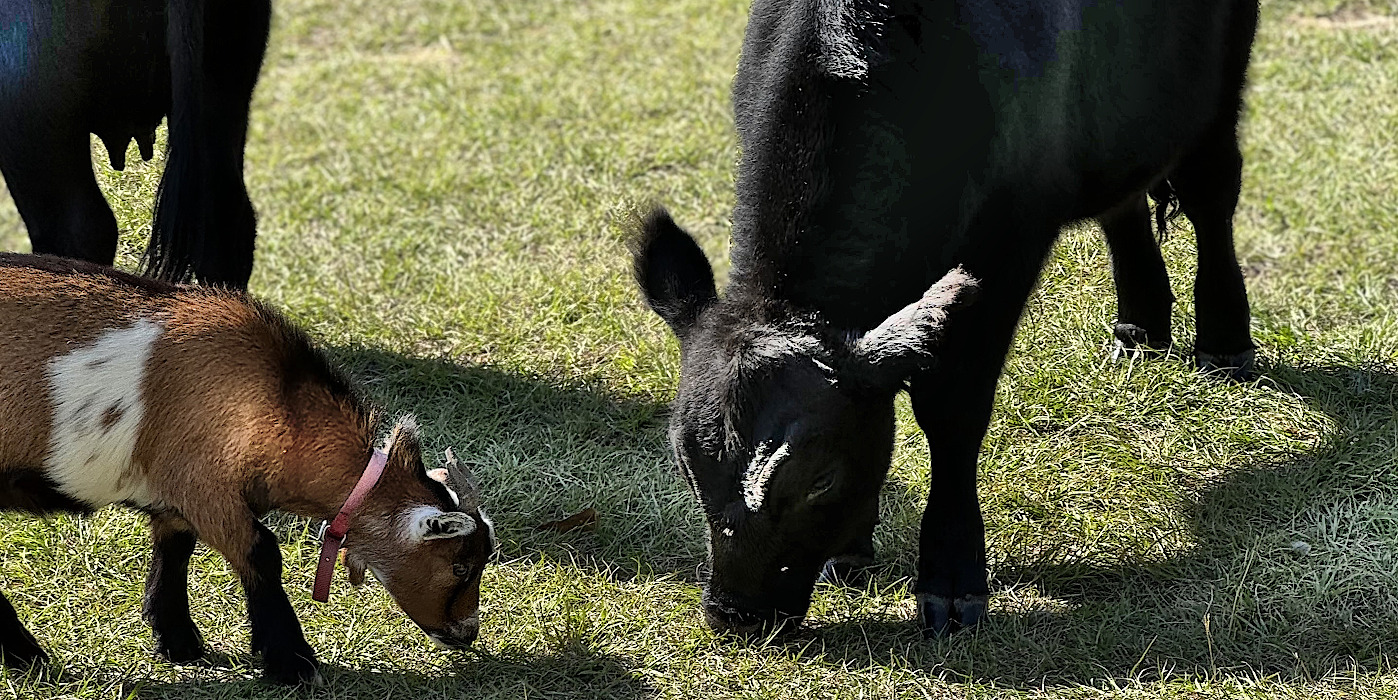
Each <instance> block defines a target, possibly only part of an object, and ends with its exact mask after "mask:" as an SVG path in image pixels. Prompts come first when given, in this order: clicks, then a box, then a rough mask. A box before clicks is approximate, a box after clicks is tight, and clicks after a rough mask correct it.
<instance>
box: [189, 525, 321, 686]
mask: <svg viewBox="0 0 1398 700" xmlns="http://www.w3.org/2000/svg"><path fill="white" fill-rule="evenodd" d="M203 516H204V514H201V513H192V512H189V511H185V517H186V518H188V519H189V520H190V524H191V525H193V526H194V528H195V529H196V530H198V532H199V537H200V539H202V540H204V542H205V543H206V544H208V545H209V546H210V547H213V548H214V549H215V550H218V552H219V553H220V554H222V555H223V556H224V558H225V559H227V560H228V563H229V564H230V565H231V566H232V567H233V570H234V571H236V572H237V573H238V579H239V580H240V581H241V582H242V584H243V592H244V594H246V595H247V599H248V622H249V626H250V627H251V628H252V651H253V653H254V654H262V663H263V673H264V675H265V676H266V678H267V679H268V680H270V681H273V682H276V683H285V684H293V683H319V682H320V672H319V667H320V665H319V664H318V663H317V662H316V655H315V651H314V650H312V649H311V646H310V645H309V644H307V643H306V637H305V635H304V634H302V632H301V623H300V622H299V621H298V620H297V619H296V611H295V610H293V609H292V607H291V601H289V600H287V597H286V591H285V590H283V589H282V552H281V549H280V548H279V547H278V546H277V537H276V535H274V534H272V531H271V530H268V529H267V527H266V526H265V525H263V524H262V523H260V522H258V521H257V518H256V517H254V516H253V514H252V513H251V512H247V513H246V515H245V516H244V517H243V518H239V519H234V518H228V517H222V518H218V519H217V520H212V519H211V520H210V522H205V521H204V520H203Z"/></svg>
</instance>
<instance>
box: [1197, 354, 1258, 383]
mask: <svg viewBox="0 0 1398 700" xmlns="http://www.w3.org/2000/svg"><path fill="white" fill-rule="evenodd" d="M1194 364H1195V365H1196V366H1197V367H1198V368H1199V371H1200V372H1203V373H1205V374H1208V375H1211V376H1215V377H1218V378H1219V379H1223V380H1226V381H1230V382H1246V381H1248V380H1250V379H1252V378H1253V377H1254V376H1256V374H1257V350H1255V349H1253V348H1248V349H1247V350H1245V351H1243V352H1240V353H1237V354H1234V355H1215V354H1212V353H1207V352H1201V351H1198V350H1196V351H1195V352H1194Z"/></svg>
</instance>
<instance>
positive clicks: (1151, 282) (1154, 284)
mask: <svg viewBox="0 0 1398 700" xmlns="http://www.w3.org/2000/svg"><path fill="white" fill-rule="evenodd" d="M1098 220H1099V221H1100V222H1101V224H1102V232H1103V234H1105V236H1106V239H1107V245H1108V247H1109V248H1110V249H1111V255H1112V279H1113V280H1114V281H1115V282H1116V327H1115V328H1114V329H1113V333H1114V335H1115V336H1116V348H1117V350H1116V354H1118V355H1120V354H1124V353H1129V352H1132V351H1137V350H1167V349H1169V347H1170V306H1171V305H1172V304H1173V303H1174V301H1175V296H1174V294H1172V293H1171V292H1170V277H1169V275H1168V274H1167V273H1166V271H1165V260H1164V259H1163V258H1162V257H1161V256H1160V247H1159V246H1158V245H1157V243H1156V240H1155V236H1154V235H1153V232H1152V231H1151V223H1150V208H1149V207H1147V206H1146V201H1145V197H1142V196H1139V195H1137V196H1134V197H1132V198H1131V199H1130V200H1129V201H1127V202H1125V203H1123V204H1122V205H1120V206H1118V207H1117V208H1116V209H1113V210H1112V211H1109V212H1107V213H1106V214H1103V215H1102V216H1101V217H1099V218H1098Z"/></svg>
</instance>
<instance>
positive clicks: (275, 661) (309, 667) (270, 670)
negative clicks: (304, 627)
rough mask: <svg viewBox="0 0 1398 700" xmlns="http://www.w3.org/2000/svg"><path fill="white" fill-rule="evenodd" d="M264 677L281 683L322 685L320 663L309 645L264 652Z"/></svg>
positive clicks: (272, 681)
mask: <svg viewBox="0 0 1398 700" xmlns="http://www.w3.org/2000/svg"><path fill="white" fill-rule="evenodd" d="M262 677H263V678H265V679H266V680H267V681H269V682H271V683H277V684H279V685H322V684H323V683H324V680H323V679H322V678H321V676H320V663H319V662H317V661H316V655H315V652H314V651H311V648H310V647H309V646H303V648H300V649H296V648H291V649H276V650H273V649H267V650H266V651H264V652H262Z"/></svg>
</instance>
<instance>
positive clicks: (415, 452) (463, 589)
mask: <svg viewBox="0 0 1398 700" xmlns="http://www.w3.org/2000/svg"><path fill="white" fill-rule="evenodd" d="M387 452H388V464H387V466H386V467H385V469H384V476H383V478H382V479H381V480H380V482H379V485H378V486H377V487H376V488H375V489H374V490H373V491H371V492H370V495H369V496H368V498H367V499H366V500H365V503H364V505H363V506H362V510H361V511H360V513H359V514H358V515H357V516H356V517H355V520H354V522H353V523H352V524H351V525H350V531H349V536H348V537H347V538H346V542H345V565H346V568H348V569H349V574H350V582H351V583H353V584H355V585H358V584H360V583H363V581H364V572H365V570H366V569H367V570H369V571H372V572H373V573H374V578H377V579H378V580H379V582H380V583H382V584H383V585H384V586H385V587H386V588H387V589H388V592H389V593H390V594H391V595H392V596H393V598H394V599H395V600H397V601H398V605H399V606H400V607H402V608H403V612H405V613H407V614H408V617H410V618H412V620H413V622H415V623H417V625H418V627H421V628H422V630H423V631H424V632H426V633H427V635H428V636H429V637H431V638H432V641H434V642H436V643H437V644H439V645H441V646H446V647H455V648H464V647H466V646H469V645H470V644H471V642H473V641H474V640H475V638H476V634H477V633H478V631H479V629H480V618H479V615H478V609H479V606H480V590H481V572H482V571H483V570H484V569H485V565H486V562H487V561H488V560H489V559H490V556H491V554H492V553H493V552H494V550H495V528H494V526H493V525H492V524H491V522H490V518H489V517H487V516H486V514H485V511H484V510H482V509H481V501H480V491H479V488H478V486H477V484H476V481H475V479H474V478H473V477H472V476H471V474H470V472H469V471H467V469H466V468H465V467H463V466H462V465H461V464H460V463H459V462H458V461H457V459H456V456H455V455H454V454H452V451H451V450H450V449H448V450H447V453H446V464H445V465H444V466H442V467H439V468H435V469H430V470H429V469H427V468H426V467H425V466H424V465H423V458H422V447H421V444H420V441H419V438H418V431H417V424H416V422H414V421H413V419H412V418H411V417H405V418H403V419H400V420H399V421H398V423H397V425H395V426H394V428H393V432H392V434H391V435H390V437H389V441H388V446H387Z"/></svg>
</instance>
